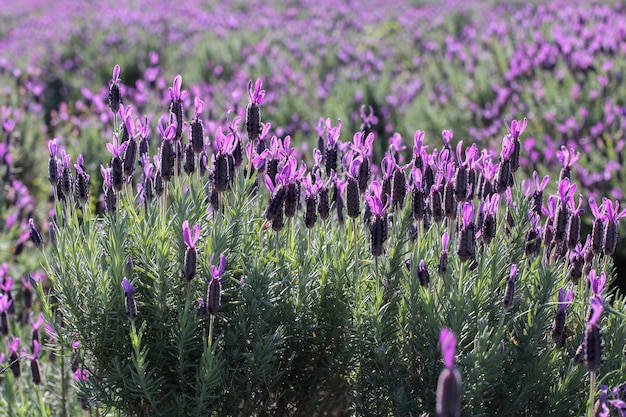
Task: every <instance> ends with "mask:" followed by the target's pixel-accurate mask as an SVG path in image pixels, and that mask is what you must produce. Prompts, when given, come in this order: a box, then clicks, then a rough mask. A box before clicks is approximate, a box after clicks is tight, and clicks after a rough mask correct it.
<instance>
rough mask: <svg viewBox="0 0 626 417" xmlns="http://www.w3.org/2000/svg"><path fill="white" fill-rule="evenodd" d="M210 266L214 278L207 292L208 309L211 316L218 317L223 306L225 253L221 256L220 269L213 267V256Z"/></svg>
mask: <svg viewBox="0 0 626 417" xmlns="http://www.w3.org/2000/svg"><path fill="white" fill-rule="evenodd" d="M210 264H211V277H212V278H211V280H210V282H209V288H208V291H207V300H206V308H207V311H208V313H209V314H210V315H211V316H216V315H217V313H218V311H219V309H220V306H221V305H222V283H221V281H220V279H221V277H222V274H223V273H224V270H225V269H226V256H224V254H223V253H222V254H221V255H220V264H219V266H218V267H216V266H214V265H213V256H211V260H210Z"/></svg>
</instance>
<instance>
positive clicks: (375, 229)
mask: <svg viewBox="0 0 626 417" xmlns="http://www.w3.org/2000/svg"><path fill="white" fill-rule="evenodd" d="M381 190H382V189H381V186H380V183H379V182H378V181H373V182H372V184H371V185H370V191H371V192H370V193H368V194H367V195H366V196H365V199H366V201H367V204H368V205H369V206H370V210H371V211H372V215H373V216H374V219H373V220H372V221H371V223H370V226H369V228H370V252H371V254H372V255H373V256H380V255H382V254H383V253H384V252H385V251H384V247H383V245H384V243H385V241H386V240H387V238H388V237H389V224H388V220H387V206H388V204H389V202H387V204H385V205H383V203H382V201H381V199H380V193H381Z"/></svg>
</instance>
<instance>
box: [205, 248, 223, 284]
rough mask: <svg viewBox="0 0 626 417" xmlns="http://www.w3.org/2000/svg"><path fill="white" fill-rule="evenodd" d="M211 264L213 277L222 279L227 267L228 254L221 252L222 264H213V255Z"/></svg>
mask: <svg viewBox="0 0 626 417" xmlns="http://www.w3.org/2000/svg"><path fill="white" fill-rule="evenodd" d="M209 263H210V264H211V276H212V277H213V279H220V278H221V277H222V274H223V273H224V270H225V269H226V256H225V255H224V254H223V253H222V254H220V264H219V266H214V265H213V255H211V259H210V260H209Z"/></svg>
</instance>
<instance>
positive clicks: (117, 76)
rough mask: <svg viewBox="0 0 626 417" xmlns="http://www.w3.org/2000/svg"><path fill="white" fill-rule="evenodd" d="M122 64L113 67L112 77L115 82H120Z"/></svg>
mask: <svg viewBox="0 0 626 417" xmlns="http://www.w3.org/2000/svg"><path fill="white" fill-rule="evenodd" d="M120 81H122V80H120V66H119V65H115V66H114V67H113V78H111V82H113V84H119V83H120Z"/></svg>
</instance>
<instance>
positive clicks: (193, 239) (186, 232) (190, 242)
mask: <svg viewBox="0 0 626 417" xmlns="http://www.w3.org/2000/svg"><path fill="white" fill-rule="evenodd" d="M199 238H200V225H199V224H196V225H195V226H194V227H193V234H192V233H191V230H190V229H189V221H187V220H185V221H184V222H183V240H184V241H185V245H187V247H188V248H195V247H196V243H197V242H198V239H199Z"/></svg>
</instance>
